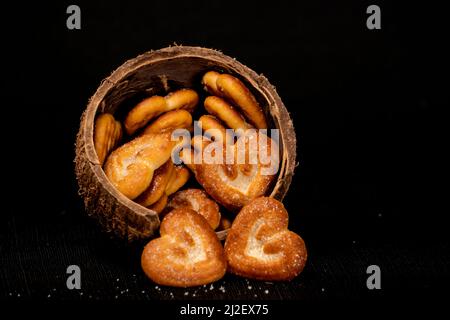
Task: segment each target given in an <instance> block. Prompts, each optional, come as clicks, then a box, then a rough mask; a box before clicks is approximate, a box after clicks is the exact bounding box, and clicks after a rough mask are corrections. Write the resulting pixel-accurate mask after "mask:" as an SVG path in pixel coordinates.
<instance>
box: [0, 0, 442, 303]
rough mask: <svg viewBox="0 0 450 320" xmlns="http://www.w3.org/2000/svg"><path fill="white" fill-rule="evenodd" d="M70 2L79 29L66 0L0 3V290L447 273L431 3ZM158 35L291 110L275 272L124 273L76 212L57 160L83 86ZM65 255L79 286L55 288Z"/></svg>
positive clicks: (396, 278) (168, 295)
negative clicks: (284, 250) (221, 63)
mask: <svg viewBox="0 0 450 320" xmlns="http://www.w3.org/2000/svg"><path fill="white" fill-rule="evenodd" d="M74 3H75V4H78V5H79V6H80V7H81V19H82V28H81V30H68V29H67V28H66V18H67V16H68V15H67V14H66V8H67V6H68V5H70V4H72V3H69V2H65V1H61V2H60V3H57V4H56V3H55V4H50V3H39V4H37V3H36V4H33V5H29V4H23V3H16V4H13V5H12V6H11V7H9V6H8V7H5V8H4V9H3V11H2V13H3V14H2V17H1V24H2V39H1V41H2V43H3V44H4V45H3V46H2V47H3V48H2V56H3V59H2V61H3V64H2V74H3V80H4V82H5V83H6V85H5V84H4V85H3V86H2V87H3V89H2V90H1V96H2V101H3V106H2V107H3V108H2V111H3V112H2V113H3V116H2V120H3V121H2V131H3V133H2V136H3V139H2V162H4V165H3V173H4V174H3V176H4V177H5V178H4V179H2V180H3V181H2V182H3V188H2V190H3V191H2V198H3V201H2V208H3V210H2V211H3V212H2V216H3V218H2V219H1V221H2V222H1V229H0V230H1V233H0V237H1V238H0V239H1V244H0V252H1V258H0V259H1V271H0V299H2V300H4V299H8V300H36V299H37V300H51V301H54V300H83V301H84V300H108V301H109V300H113V301H114V300H115V299H118V300H156V299H169V300H170V299H172V295H173V297H174V299H194V300H195V299H255V300H260V299H302V300H322V299H336V298H344V299H347V298H351V299H360V298H364V299H368V300H370V299H379V298H391V299H399V298H401V297H402V296H405V295H407V296H416V297H417V296H420V297H430V296H433V297H434V296H439V295H440V294H441V290H440V289H444V288H445V286H446V284H447V283H448V280H449V277H450V272H449V269H450V268H449V265H450V259H449V241H448V231H447V228H446V225H445V220H446V219H445V216H446V215H447V214H448V212H446V210H444V209H443V208H441V207H439V206H438V205H437V203H438V202H437V200H438V199H439V197H440V194H442V193H443V192H442V191H441V192H439V191H438V190H437V189H438V188H437V187H436V181H437V180H443V179H444V178H443V174H442V173H441V172H440V170H439V169H438V164H439V162H441V161H442V160H440V159H441V157H440V155H439V153H440V151H439V150H445V148H444V146H446V145H445V144H441V143H439V139H440V138H441V137H442V136H441V132H440V131H441V130H442V128H443V122H444V118H443V117H440V116H439V115H438V110H439V109H441V108H442V107H444V106H446V107H448V106H449V101H448V74H447V76H444V75H445V71H446V68H445V67H446V65H445V64H446V59H447V58H448V55H447V54H446V53H445V51H444V48H445V43H446V42H448V33H446V32H444V30H443V29H442V26H443V25H444V24H445V23H444V21H445V20H444V18H445V17H441V13H443V12H444V11H443V10H442V9H441V8H437V7H432V6H431V5H428V6H425V5H419V4H417V5H413V4H411V3H407V4H400V3H397V4H395V5H394V4H393V3H381V2H374V4H378V5H380V7H381V12H382V29H381V30H368V29H367V28H366V19H367V16H368V15H367V14H366V8H367V6H368V5H369V4H372V3H371V2H364V1H351V2H348V1H334V2H329V3H328V2H325V1H286V2H283V1H276V2H272V3H267V4H266V3H263V2H261V1H259V2H249V1H240V2H232V1H196V2H195V3H189V2H179V3H177V2H175V1H142V2H139V3H138V2H133V1H124V2H121V3H120V4H116V3H114V4H113V3H112V2H110V1H97V2H95V3H92V2H80V1H77V2H74ZM174 43H176V44H183V45H198V46H204V47H210V48H215V49H219V50H221V51H223V52H224V53H225V54H227V55H230V56H232V57H236V58H237V59H238V60H239V61H240V62H242V63H244V64H246V65H247V66H249V67H250V68H252V69H253V70H255V71H256V72H258V73H263V74H264V75H265V76H267V77H268V78H269V80H270V81H271V83H272V84H273V85H275V86H276V87H277V90H278V93H279V95H280V96H281V98H282V99H283V101H284V103H285V105H286V106H287V108H288V110H289V112H290V113H291V116H292V118H293V120H294V125H295V128H296V133H297V140H298V145H297V148H298V149H297V150H298V162H299V166H298V167H297V170H296V174H295V177H294V180H293V183H292V186H291V188H290V190H289V193H288V196H287V197H286V199H285V202H284V203H285V206H286V208H287V209H288V211H289V213H290V217H291V218H290V219H291V222H290V226H291V229H292V230H295V231H296V232H298V233H300V234H301V235H302V237H303V238H304V239H305V242H306V243H307V246H308V249H309V262H308V264H307V267H306V269H305V271H304V272H303V273H302V275H301V276H300V277H298V278H297V279H295V280H294V281H293V282H291V283H277V284H271V283H260V282H255V281H247V280H244V279H241V278H238V277H234V276H230V275H227V276H226V277H225V279H224V280H221V281H219V283H217V284H215V285H214V289H212V290H210V287H209V286H208V288H200V289H198V288H194V289H188V290H181V289H172V288H160V290H158V288H155V285H154V284H152V283H151V282H150V281H149V280H147V279H146V278H145V277H144V275H143V274H142V272H141V270H140V267H139V255H140V250H141V247H139V246H132V247H126V246H124V245H123V244H118V243H116V242H115V241H112V240H110V239H109V238H108V236H106V235H104V234H103V233H101V231H100V228H99V227H98V226H97V225H96V223H95V222H93V221H91V220H90V219H89V218H87V217H86V215H85V213H84V211H83V209H82V203H81V200H80V198H79V197H78V195H77V186H76V181H75V178H74V170H73V158H74V142H75V135H76V132H77V131H78V125H79V118H80V116H81V113H82V111H83V110H84V108H85V106H86V104H87V101H88V99H89V97H90V96H91V95H92V94H93V93H94V92H95V90H96V88H97V87H98V85H99V84H100V81H101V80H102V79H103V78H105V77H107V76H108V75H109V74H110V73H111V72H112V71H113V70H114V69H115V68H117V67H118V66H119V65H121V64H122V63H123V62H124V61H125V60H127V59H129V58H133V57H135V56H136V55H138V54H140V53H143V52H145V51H148V50H151V49H159V48H162V47H166V46H169V45H172V44H174ZM5 191H6V193H5ZM70 264H77V265H79V266H80V267H81V270H82V290H81V291H76V290H75V291H70V290H67V288H66V286H65V280H66V277H67V275H66V268H67V266H68V265H70ZM371 264H376V265H379V266H380V268H381V272H382V289H381V290H378V291H376V292H374V291H369V290H368V289H367V287H366V278H367V274H366V268H367V266H369V265H371ZM221 286H223V287H224V289H225V292H222V291H221V290H219V289H218V288H220V287H221ZM249 286H251V287H252V289H249ZM205 290H206V292H205ZM266 290H267V293H266ZM255 295H256V296H255ZM441 297H442V296H441Z"/></svg>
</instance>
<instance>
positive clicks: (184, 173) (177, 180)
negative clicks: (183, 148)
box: [166, 165, 191, 196]
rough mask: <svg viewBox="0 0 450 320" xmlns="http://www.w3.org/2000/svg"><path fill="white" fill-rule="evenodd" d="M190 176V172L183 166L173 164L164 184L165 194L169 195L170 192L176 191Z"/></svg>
mask: <svg viewBox="0 0 450 320" xmlns="http://www.w3.org/2000/svg"><path fill="white" fill-rule="evenodd" d="M190 176H191V174H190V173H189V170H188V169H187V168H186V167H185V166H183V165H181V166H175V168H174V170H173V171H172V175H171V176H170V179H169V182H168V183H167V186H166V195H168V196H170V195H171V194H173V193H175V192H177V191H178V190H179V189H180V188H181V187H182V186H184V185H185V184H186V182H187V181H188V180H189V177H190Z"/></svg>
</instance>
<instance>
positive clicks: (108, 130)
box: [94, 113, 122, 166]
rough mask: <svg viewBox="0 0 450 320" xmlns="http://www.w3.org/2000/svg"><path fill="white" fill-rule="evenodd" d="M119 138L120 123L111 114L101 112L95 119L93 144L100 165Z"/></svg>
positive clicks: (120, 137)
mask: <svg viewBox="0 0 450 320" xmlns="http://www.w3.org/2000/svg"><path fill="white" fill-rule="evenodd" d="M121 139H122V125H121V124H120V122H119V121H116V120H115V119H114V116H113V115H112V114H109V113H103V114H101V115H99V116H98V117H97V119H95V128H94V146H95V151H96V152H97V156H98V161H99V162H100V165H101V166H103V163H104V162H105V159H106V157H107V156H108V155H109V153H110V152H111V151H112V150H113V149H114V148H115V147H116V146H117V144H118V143H119V141H120V140H121Z"/></svg>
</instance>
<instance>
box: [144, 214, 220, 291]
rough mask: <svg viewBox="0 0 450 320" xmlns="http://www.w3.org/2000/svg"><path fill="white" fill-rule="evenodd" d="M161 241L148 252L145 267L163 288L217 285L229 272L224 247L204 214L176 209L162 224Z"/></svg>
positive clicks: (152, 244)
mask: <svg viewBox="0 0 450 320" xmlns="http://www.w3.org/2000/svg"><path fill="white" fill-rule="evenodd" d="M160 234H161V237H160V238H157V239H154V240H152V241H150V242H149V243H148V244H147V245H146V246H145V248H144V251H143V253H142V257H141V265H142V269H143V270H144V272H145V274H146V275H147V276H148V277H149V278H150V279H152V280H153V281H154V282H156V283H158V284H160V285H167V286H173V287H192V286H199V285H204V284H207V283H210V282H214V281H217V280H219V279H220V278H222V277H223V275H224V274H225V272H226V260H225V256H224V253H223V248H222V245H221V244H220V242H219V239H218V238H217V236H216V234H215V233H214V231H213V229H212V228H211V227H210V226H209V224H208V222H207V221H206V220H205V218H203V217H202V216H201V215H200V214H198V213H197V212H195V211H194V210H191V209H189V208H179V209H174V210H172V211H171V212H170V213H168V214H167V216H166V217H165V218H164V220H163V221H162V223H161V228H160Z"/></svg>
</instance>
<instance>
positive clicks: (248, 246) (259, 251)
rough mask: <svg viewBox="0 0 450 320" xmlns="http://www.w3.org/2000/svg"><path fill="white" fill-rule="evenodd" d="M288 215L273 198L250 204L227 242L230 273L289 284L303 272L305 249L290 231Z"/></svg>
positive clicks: (299, 239) (226, 253)
mask: <svg viewBox="0 0 450 320" xmlns="http://www.w3.org/2000/svg"><path fill="white" fill-rule="evenodd" d="M287 228H288V213H287V211H286V209H285V208H284V206H283V204H282V203H281V202H279V201H277V200H275V199H273V198H267V197H261V198H257V199H255V200H253V201H251V202H250V203H249V204H247V205H246V206H245V207H243V208H242V210H241V211H240V212H239V214H238V215H237V216H236V218H235V219H234V221H233V224H232V226H231V229H230V230H229V232H228V237H227V239H226V241H225V255H226V258H227V261H228V270H229V271H230V272H232V273H234V274H237V275H240V276H244V277H248V278H253V279H259V280H266V281H273V280H290V279H292V278H294V277H296V276H297V275H299V274H300V272H302V270H303V268H304V266H305V263H306V259H307V253H306V247H305V243H304V242H303V240H302V238H301V237H300V236H299V235H297V234H296V233H294V232H292V231H289V230H288V229H287Z"/></svg>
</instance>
